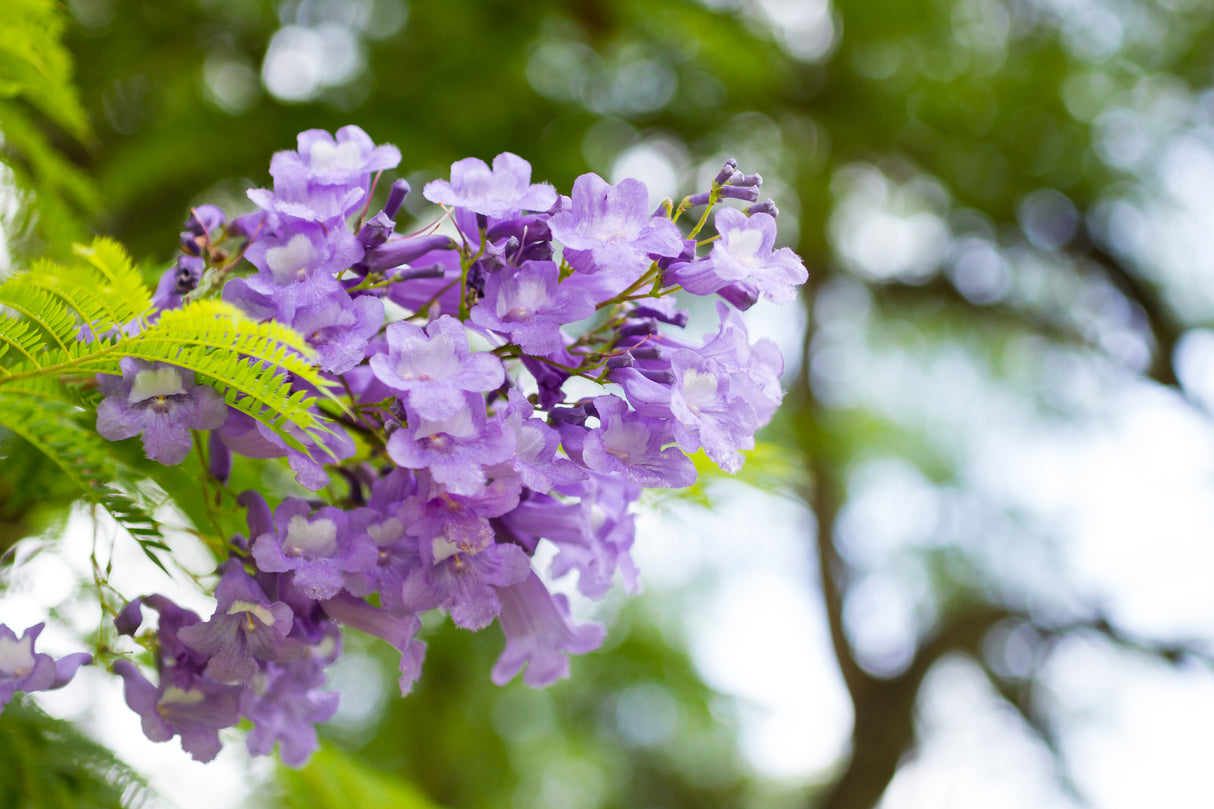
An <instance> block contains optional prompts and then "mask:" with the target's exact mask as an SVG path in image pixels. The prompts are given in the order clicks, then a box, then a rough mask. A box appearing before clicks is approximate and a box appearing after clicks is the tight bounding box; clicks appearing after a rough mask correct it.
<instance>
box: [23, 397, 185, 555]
mask: <svg viewBox="0 0 1214 809" xmlns="http://www.w3.org/2000/svg"><path fill="white" fill-rule="evenodd" d="M80 413H81V411H80V410H79V408H78V407H76V406H75V405H74V404H72V403H70V402H65V401H61V400H60V399H59V398H57V397H56V396H55V392H54V388H53V386H52V385H51V384H50V383H49V381H47V380H33V381H31V382H28V383H26V384H23V385H19V386H14V388H13V389H11V390H10V389H0V427H4V428H6V429H7V430H8V431H9V432H10V433H12V434H13V435H15V436H17V437H18V438H20V439H22V440H23V441H25V442H26V443H28V444H30V445H31V446H33V447H34V448H35V449H37V450H38V451H39V452H41V453H42V454H43V455H45V456H46V457H47V458H49V459H50V460H51V461H52V462H53V463H54V464H55V466H57V467H58V468H59V470H60V471H61V472H62V473H63V475H64V476H65V477H66V478H67V479H68V480H70V481H71V482H72V483H74V484H75V485H76V486H77V487H78V488H79V489H80V490H81V492H82V493H83V494H84V496H85V498H86V499H88V500H89V501H90V502H92V503H94V504H96V505H98V506H100V507H102V508H104V509H105V510H106V511H108V512H109V513H110V515H111V516H112V517H113V518H114V519H115V520H116V521H117V522H118V524H119V525H121V526H122V527H123V528H125V529H126V530H127V531H128V532H130V534H131V536H133V537H134V538H135V539H136V540H137V541H138V542H139V544H140V546H141V547H142V548H143V550H144V552H145V553H146V554H147V555H148V557H149V558H151V559H152V561H153V562H155V563H156V564H157V565H158V566H160V567H161V569H164V564H163V563H162V562H161V561H160V559H159V558H158V557H157V556H156V553H155V551H159V550H167V547H166V546H165V545H164V543H163V535H162V534H161V531H160V525H159V523H157V522H156V520H155V518H154V517H153V516H152V514H151V512H150V511H149V509H148V508H147V507H146V506H145V504H143V503H141V502H139V500H137V499H136V498H135V497H133V496H132V495H130V494H129V493H127V492H123V491H121V490H119V489H117V488H115V487H114V486H113V481H114V480H115V479H116V476H117V474H116V472H117V470H116V468H115V464H114V462H113V460H112V459H111V458H110V455H109V447H108V444H107V442H106V441H105V440H104V439H102V438H101V436H99V435H98V434H97V433H96V431H94V430H91V429H89V428H88V427H86V426H84V425H82V424H80V423H79V421H77V416H78V415H79V414H80ZM166 572H167V571H166Z"/></svg>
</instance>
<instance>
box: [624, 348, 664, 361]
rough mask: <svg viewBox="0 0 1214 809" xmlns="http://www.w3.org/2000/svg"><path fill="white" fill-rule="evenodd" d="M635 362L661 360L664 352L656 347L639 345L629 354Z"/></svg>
mask: <svg viewBox="0 0 1214 809" xmlns="http://www.w3.org/2000/svg"><path fill="white" fill-rule="evenodd" d="M628 353H629V354H631V355H632V358H633V359H634V360H660V359H661V358H662V350H661V349H660V348H658V347H657V346H655V345H639V346H637V347H636V348H633V349H632V350H630V351H629V352H628Z"/></svg>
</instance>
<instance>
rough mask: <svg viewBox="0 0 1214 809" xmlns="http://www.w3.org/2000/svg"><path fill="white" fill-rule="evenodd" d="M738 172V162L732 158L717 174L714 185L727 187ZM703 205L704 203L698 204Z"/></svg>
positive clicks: (713, 181) (713, 180)
mask: <svg viewBox="0 0 1214 809" xmlns="http://www.w3.org/2000/svg"><path fill="white" fill-rule="evenodd" d="M737 170H738V161H737V160H734V159H733V158H732V157H731V158H729V159H728V160H726V161H725V165H724V166H722V167H721V170H720V171H718V172H717V176H716V177H714V178H713V179H712V184H713V185H725V183H727V182H729V178H731V177H733V175H734V172H735V171H737ZM698 204H700V205H703V204H704V203H702V202H701V203H698Z"/></svg>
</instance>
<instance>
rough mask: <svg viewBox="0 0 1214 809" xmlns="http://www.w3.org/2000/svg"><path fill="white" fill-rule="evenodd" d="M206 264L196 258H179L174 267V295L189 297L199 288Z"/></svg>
mask: <svg viewBox="0 0 1214 809" xmlns="http://www.w3.org/2000/svg"><path fill="white" fill-rule="evenodd" d="M204 269H206V263H205V262H203V260H202V259H201V258H198V257H196V256H178V257H177V263H176V264H175V265H173V270H174V272H173V294H174V295H187V294H189V293H190V292H193V291H194V290H195V289H196V288H197V287H198V281H199V279H201V278H202V271H203V270H204Z"/></svg>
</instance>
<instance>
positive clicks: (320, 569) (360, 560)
mask: <svg viewBox="0 0 1214 809" xmlns="http://www.w3.org/2000/svg"><path fill="white" fill-rule="evenodd" d="M311 510H312V509H311V507H310V506H309V505H308V504H307V503H306V502H304V501H303V500H294V499H291V500H286V501H284V502H283V503H282V504H281V505H280V506H279V507H278V508H277V509H275V510H274V526H275V531H274V533H266V534H262V535H261V536H260V537H258V538H257V539H256V541H255V542H254V543H253V558H254V559H255V560H256V561H257V567H258V569H260V570H264V571H266V572H268V573H287V572H290V573H291V574H292V578H293V580H294V583H295V585H296V586H297V587H299V589H300V590H301V591H302V592H303V594H304V595H306V596H307V597H308V598H314V599H317V600H320V599H325V598H332V597H333V596H335V595H337V593H338V592H339V591H340V590H341V587H342V573H343V572H356V571H362V570H369V569H371V567H372V566H374V565H375V559H376V555H377V554H376V549H375V546H374V545H373V544H371V541H370V540H369V539H368V538H367V536H366V535H365V534H364V535H357V536H354V537H351V536H350V535H349V530H348V529H349V524H348V519H347V517H346V513H345V512H344V511H342V510H340V509H337V508H333V507H332V506H326V507H325V508H322V509H319V510H318V511H317V512H316V513H315V514H313V515H311V516H309V513H310V512H311Z"/></svg>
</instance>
